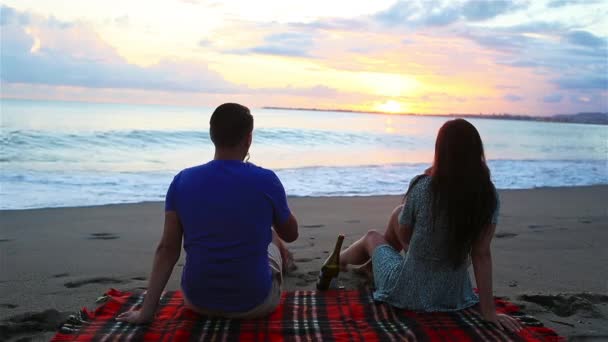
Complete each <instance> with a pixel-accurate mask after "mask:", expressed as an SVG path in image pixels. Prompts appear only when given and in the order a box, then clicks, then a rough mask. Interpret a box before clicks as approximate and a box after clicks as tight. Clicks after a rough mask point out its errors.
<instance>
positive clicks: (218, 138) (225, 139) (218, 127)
mask: <svg viewBox="0 0 608 342" xmlns="http://www.w3.org/2000/svg"><path fill="white" fill-rule="evenodd" d="M209 125H210V126H211V127H210V129H209V133H210V135H211V141H213V144H214V145H215V147H235V146H236V145H238V144H239V143H240V142H241V141H243V139H245V137H246V136H247V134H249V133H251V131H253V116H252V115H251V112H249V108H247V107H245V106H243V105H240V104H238V103H224V104H223V105H221V106H219V107H217V108H216V109H215V111H213V114H212V115H211V120H209Z"/></svg>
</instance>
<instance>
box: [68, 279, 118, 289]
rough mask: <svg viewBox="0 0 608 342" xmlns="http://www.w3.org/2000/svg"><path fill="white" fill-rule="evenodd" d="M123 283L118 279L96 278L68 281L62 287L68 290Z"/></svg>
mask: <svg viewBox="0 0 608 342" xmlns="http://www.w3.org/2000/svg"><path fill="white" fill-rule="evenodd" d="M124 283H125V281H124V280H120V279H116V278H107V277H97V278H89V279H83V280H77V281H70V282H67V283H65V284H63V286H65V287H67V288H68V289H73V288H77V287H81V286H84V285H88V284H103V285H108V284H124Z"/></svg>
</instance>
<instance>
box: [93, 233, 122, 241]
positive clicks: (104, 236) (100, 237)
mask: <svg viewBox="0 0 608 342" xmlns="http://www.w3.org/2000/svg"><path fill="white" fill-rule="evenodd" d="M119 238H120V236H118V235H116V234H112V233H92V234H91V235H89V237H88V239H89V240H115V239H119Z"/></svg>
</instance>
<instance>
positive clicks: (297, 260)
mask: <svg viewBox="0 0 608 342" xmlns="http://www.w3.org/2000/svg"><path fill="white" fill-rule="evenodd" d="M294 261H295V262H311V261H312V259H311V258H298V259H295V260H294Z"/></svg>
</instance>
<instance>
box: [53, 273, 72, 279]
mask: <svg viewBox="0 0 608 342" xmlns="http://www.w3.org/2000/svg"><path fill="white" fill-rule="evenodd" d="M69 275H70V274H69V273H57V274H53V275H52V277H53V278H65V277H67V276H69Z"/></svg>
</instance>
